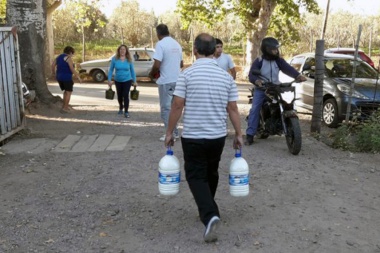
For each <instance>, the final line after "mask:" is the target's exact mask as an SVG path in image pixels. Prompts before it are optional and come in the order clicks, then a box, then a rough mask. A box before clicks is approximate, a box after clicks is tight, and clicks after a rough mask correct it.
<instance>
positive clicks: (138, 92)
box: [131, 86, 140, 100]
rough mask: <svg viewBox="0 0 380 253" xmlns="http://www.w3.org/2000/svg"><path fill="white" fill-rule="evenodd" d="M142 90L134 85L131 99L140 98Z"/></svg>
mask: <svg viewBox="0 0 380 253" xmlns="http://www.w3.org/2000/svg"><path fill="white" fill-rule="evenodd" d="M139 94H140V91H138V90H137V89H136V86H134V89H133V90H131V99H132V100H138V99H139Z"/></svg>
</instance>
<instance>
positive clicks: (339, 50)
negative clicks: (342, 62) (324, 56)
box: [325, 47, 375, 68]
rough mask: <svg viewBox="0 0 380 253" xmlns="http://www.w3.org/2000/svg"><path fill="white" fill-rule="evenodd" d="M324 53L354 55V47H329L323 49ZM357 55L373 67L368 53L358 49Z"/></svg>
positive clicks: (373, 64)
mask: <svg viewBox="0 0 380 253" xmlns="http://www.w3.org/2000/svg"><path fill="white" fill-rule="evenodd" d="M325 53H334V54H348V55H352V56H353V55H354V54H355V48H345V47H338V48H329V49H326V50H325ZM358 57H359V58H360V59H362V60H363V61H365V62H367V63H368V64H369V65H371V66H372V68H375V63H374V62H373V61H372V60H371V58H369V56H368V55H366V54H365V53H364V52H363V50H360V49H359V50H358Z"/></svg>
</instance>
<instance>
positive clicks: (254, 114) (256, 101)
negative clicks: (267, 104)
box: [246, 89, 265, 136]
mask: <svg viewBox="0 0 380 253" xmlns="http://www.w3.org/2000/svg"><path fill="white" fill-rule="evenodd" d="M264 99H265V92H264V91H263V90H259V89H255V92H254V95H253V101H252V107H251V110H249V115H248V127H247V130H246V134H249V135H252V136H253V135H255V134H256V132H257V127H258V126H259V121H260V110H261V107H262V105H263V103H264Z"/></svg>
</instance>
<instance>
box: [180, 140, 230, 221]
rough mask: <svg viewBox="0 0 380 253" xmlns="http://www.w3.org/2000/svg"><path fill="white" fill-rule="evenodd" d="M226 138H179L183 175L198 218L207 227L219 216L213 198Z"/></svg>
mask: <svg viewBox="0 0 380 253" xmlns="http://www.w3.org/2000/svg"><path fill="white" fill-rule="evenodd" d="M225 140H226V137H222V138H218V139H187V138H181V141H182V149H183V155H184V159H185V174H186V180H187V183H188V184H189V187H190V190H191V193H192V194H193V196H194V199H195V202H196V203H197V206H198V211H199V217H200V219H201V221H202V223H203V224H204V225H205V226H207V224H208V222H209V221H210V219H211V218H212V217H213V216H215V215H216V216H218V217H220V215H219V209H218V205H217V204H216V202H215V200H214V197H215V193H216V189H217V187H218V181H219V173H218V168H219V161H220V157H221V155H222V152H223V148H224V143H225Z"/></svg>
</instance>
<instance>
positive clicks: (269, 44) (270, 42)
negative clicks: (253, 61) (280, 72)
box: [261, 37, 280, 60]
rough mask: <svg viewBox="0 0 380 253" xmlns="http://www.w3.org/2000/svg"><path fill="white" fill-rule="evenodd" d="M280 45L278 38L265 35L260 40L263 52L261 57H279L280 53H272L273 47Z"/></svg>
mask: <svg viewBox="0 0 380 253" xmlns="http://www.w3.org/2000/svg"><path fill="white" fill-rule="evenodd" d="M279 47H280V43H278V40H276V39H275V38H272V37H266V38H264V39H263V40H262V41H261V52H262V53H263V58H264V59H266V60H276V59H278V58H279V57H280V53H279V52H277V54H273V53H272V50H273V49H278V48H279Z"/></svg>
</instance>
